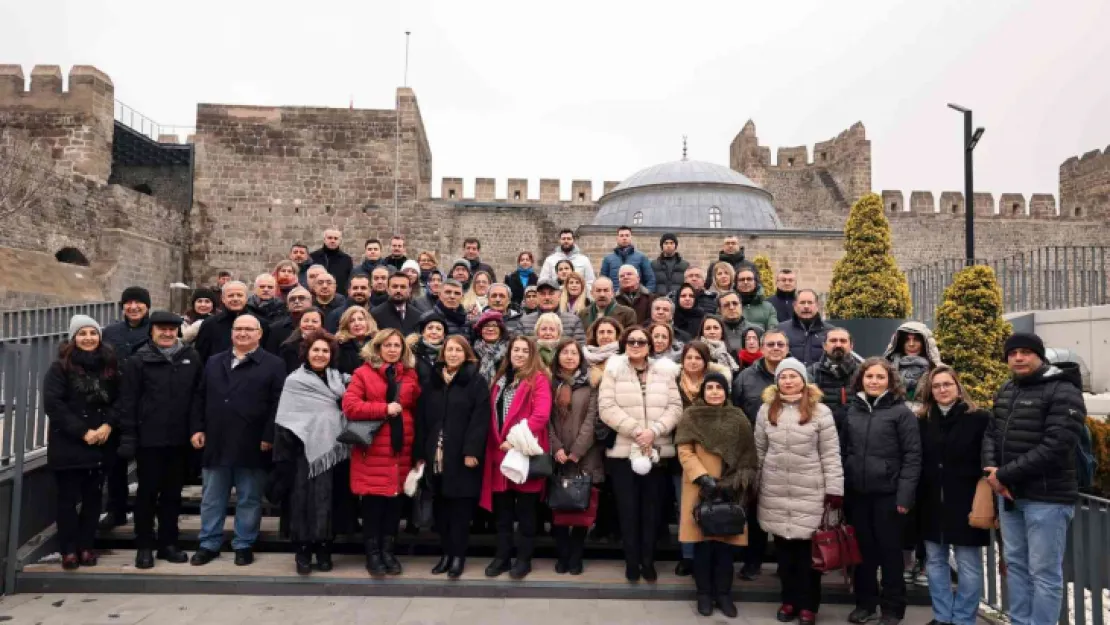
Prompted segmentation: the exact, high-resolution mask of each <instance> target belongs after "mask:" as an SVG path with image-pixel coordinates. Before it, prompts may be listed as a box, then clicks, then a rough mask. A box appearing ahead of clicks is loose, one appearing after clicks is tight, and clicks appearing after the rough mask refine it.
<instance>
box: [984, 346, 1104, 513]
mask: <svg viewBox="0 0 1110 625" xmlns="http://www.w3.org/2000/svg"><path fill="white" fill-rule="evenodd" d="M1081 388H1082V380H1081V377H1080V374H1079V366H1078V365H1077V364H1075V363H1071V362H1063V363H1059V364H1055V365H1045V366H1043V367H1041V368H1040V369H1039V370H1037V371H1036V372H1034V373H1032V374H1030V375H1028V376H1026V377H1024V378H1013V379H1011V380H1009V381H1008V382H1006V383H1005V384H1003V385H1002V388H1000V389H998V394H997V395H995V398H994V410H993V412H992V414H991V419H990V421H989V422H988V424H987V432H986V436H985V437H984V439H983V458H982V461H983V467H998V473H997V474H996V477H997V478H998V481H1000V482H1002V484H1003V485H1005V486H1006V487H1007V488H1009V489H1010V492H1011V493H1013V495H1014V497H1015V498H1018V499H1029V500H1032V501H1042V502H1046V503H1060V504H1074V503H1075V502H1076V501H1077V500H1078V499H1079V481H1078V476H1077V475H1076V471H1075V450H1076V446H1077V445H1078V444H1079V436H1080V432H1081V431H1082V428H1083V427H1084V419H1085V416H1086V414H1087V410H1086V406H1085V405H1084V403H1083V394H1082V392H1081V391H1080V390H1079V389H1081Z"/></svg>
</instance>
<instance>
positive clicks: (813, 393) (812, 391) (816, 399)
mask: <svg viewBox="0 0 1110 625" xmlns="http://www.w3.org/2000/svg"><path fill="white" fill-rule="evenodd" d="M805 393H806V396H805V399H806V401H808V402H809V405H811V406H816V405H817V404H820V403H821V400H822V399H824V397H825V393H824V392H823V391H822V390H821V387H820V386H817V385H816V384H806V390H805ZM778 394H779V387H778V385H777V384H772V385H771V386H768V387H767V388H765V389H763V395H761V396H760V398H761V399H762V400H763V403H765V404H769V403H771V402H773V401H775V395H778Z"/></svg>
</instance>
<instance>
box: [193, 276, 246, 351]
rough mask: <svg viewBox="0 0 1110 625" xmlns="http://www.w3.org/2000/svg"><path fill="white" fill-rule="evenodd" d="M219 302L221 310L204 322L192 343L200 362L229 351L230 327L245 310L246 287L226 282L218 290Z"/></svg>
mask: <svg viewBox="0 0 1110 625" xmlns="http://www.w3.org/2000/svg"><path fill="white" fill-rule="evenodd" d="M220 302H221V303H222V304H223V310H221V311H220V312H218V313H216V314H214V315H212V316H211V317H209V318H207V319H205V320H204V323H202V324H201V325H200V330H199V331H198V332H197V340H196V342H194V343H193V347H194V348H195V349H196V350H197V353H198V354H200V359H201V362H208V360H209V359H210V358H212V357H213V356H215V355H216V354H218V353H220V352H222V351H226V350H228V349H231V327H232V325H234V323H235V320H236V319H238V318H239V316H240V315H242V314H243V313H245V312H246V310H247V285H246V284H244V283H242V282H240V281H238V280H232V281H231V282H228V283H227V284H225V285H224V286H223V288H222V289H220Z"/></svg>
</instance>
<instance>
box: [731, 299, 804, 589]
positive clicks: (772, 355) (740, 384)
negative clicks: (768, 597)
mask: <svg viewBox="0 0 1110 625" xmlns="http://www.w3.org/2000/svg"><path fill="white" fill-rule="evenodd" d="M733 298H734V296H733V294H731V293H730V294H729V295H728V296H727V297H723V298H721V299H722V300H723V301H727V300H728V299H733ZM789 355H790V342H789V340H787V338H786V335H785V334H783V333H782V331H781V330H779V329H773V330H768V331H767V332H766V333H765V334H764V335H763V358H760V359H759V360H757V361H755V362H754V363H752V365H751V366H750V367H747V368H746V369H744V370H743V371H741V372H740V373H739V374H738V375H737V376H736V379H735V380H733V382H732V403H733V405H735V406H736V407H737V408H740V409H741V410H743V411H744V414H746V415H748V419H749V420H750V421H752V423H753V424H754V423H755V416H756V415H757V414H759V407H760V406H762V405H763V390H764V389H766V388H767V387H768V386H771V385H772V384H774V383H775V368H776V367H778V366H779V363H780V362H782V361H783V360H784V359H785V358H786V357H787V356H789ZM753 427H754V425H753ZM748 515H749V516H748V518H749V519H754V518H755V516H753V515H755V507H754V506H752V507H751V509H749V510H748ZM766 550H767V532H764V531H763V530H762V529H761V528H760V527H759V524H758V523H749V524H748V546H747V547H745V548H744V558H743V562H744V564H743V566H741V567H740V579H742V580H744V581H748V582H750V581H753V580H755V579H756V578H758V577H759V573H760V568H761V566H762V565H763V554H764V552H765V551H766Z"/></svg>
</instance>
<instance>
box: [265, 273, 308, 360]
mask: <svg viewBox="0 0 1110 625" xmlns="http://www.w3.org/2000/svg"><path fill="white" fill-rule="evenodd" d="M311 307H312V294H311V293H309V292H308V289H306V288H304V287H302V286H298V287H295V288H293V289H292V290H291V291H289V295H288V296H286V298H285V308H286V310H288V311H289V314H287V315H286V316H285V317H282V318H281V319H278V320H277V321H275V322H274V323H273V324H271V325H270V328H269V331H268V332H266V337H265V340H264V341H263V343H264V344H265V349H266V351H268V352H270V353H271V354H274V355H275V356H276V355H277V354H278V350H280V349H281V344H282V343H284V342H285V339H287V338H289V335H291V334H293V330H296V329H297V328H298V327H300V325H301V315H302V314H304V311H306V310H308V309H309V308H311Z"/></svg>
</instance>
